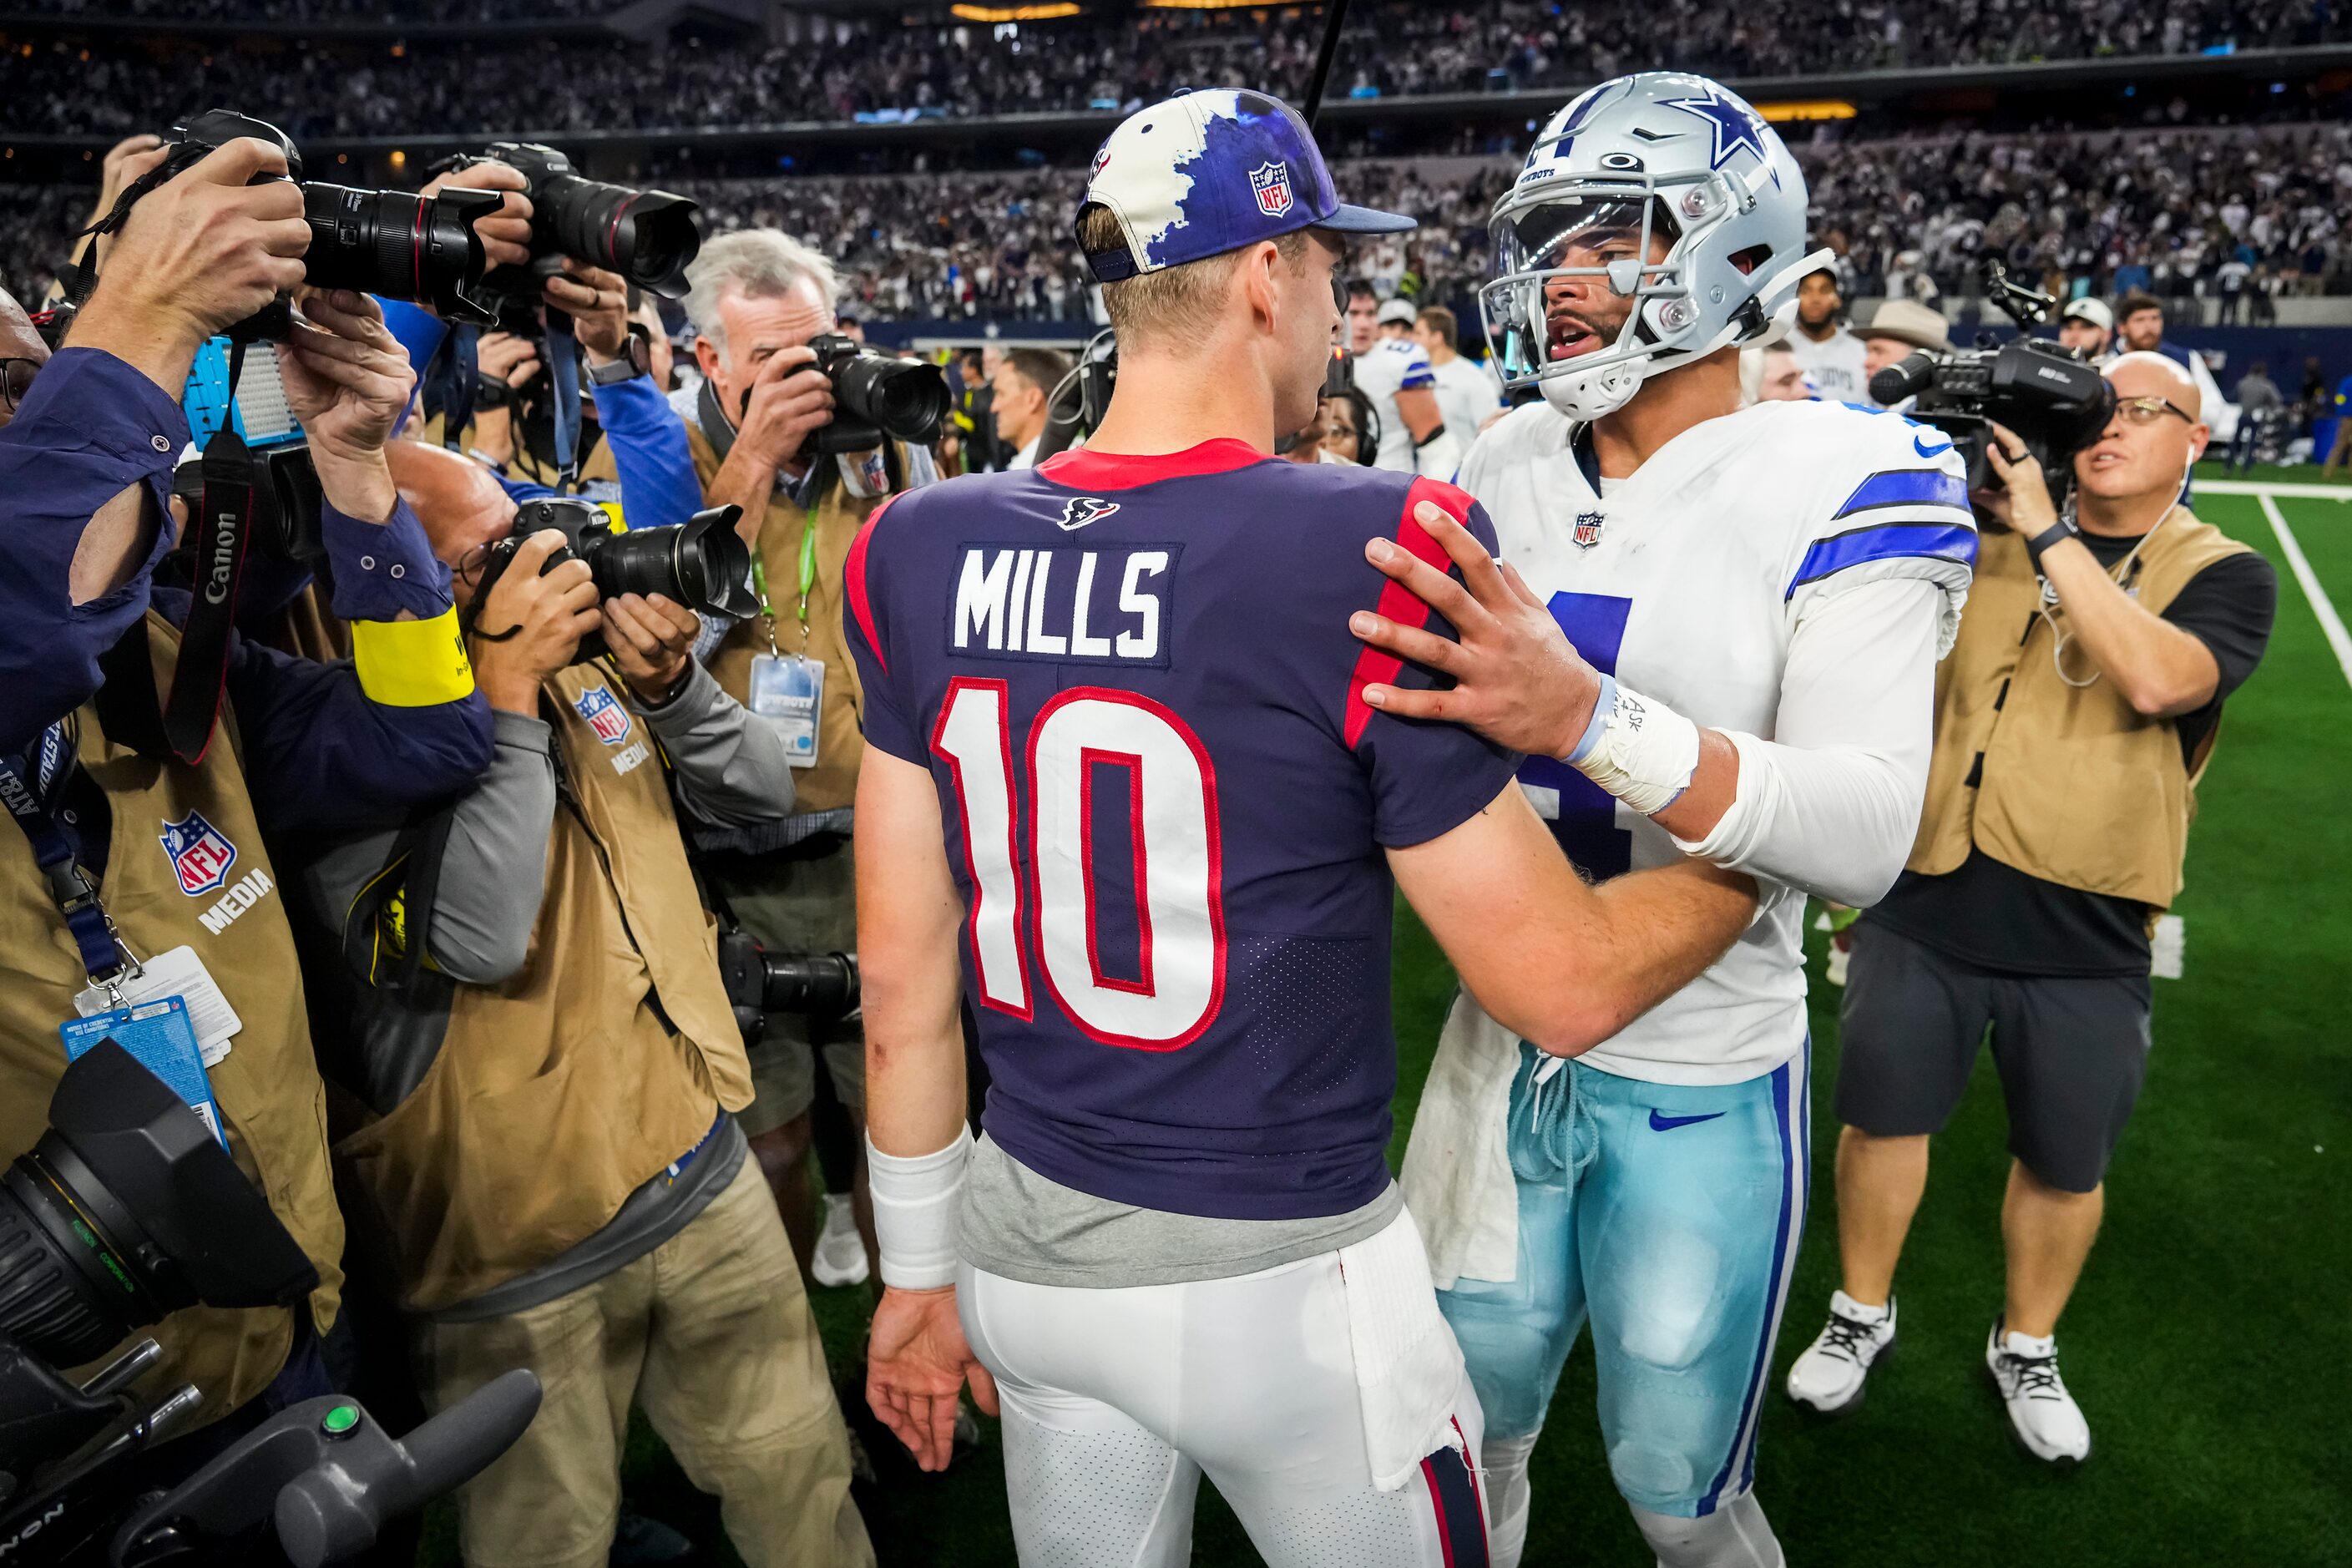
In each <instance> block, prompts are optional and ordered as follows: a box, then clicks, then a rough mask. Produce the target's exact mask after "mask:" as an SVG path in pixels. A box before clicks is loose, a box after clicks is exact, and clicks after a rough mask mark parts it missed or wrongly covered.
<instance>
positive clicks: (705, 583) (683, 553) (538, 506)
mask: <svg viewBox="0 0 2352 1568" xmlns="http://www.w3.org/2000/svg"><path fill="white" fill-rule="evenodd" d="M742 515H743V509H742V508H741V507H739V506H719V507H712V508H711V509H709V510H707V511H698V512H696V513H695V514H694V515H693V516H692V517H690V518H688V519H687V520H686V521H684V522H675V523H670V524H668V525H667V526H665V527H661V528H635V529H629V530H627V531H615V530H614V527H613V519H612V515H611V514H610V513H608V512H607V511H605V510H604V508H603V507H601V506H598V505H597V504H596V503H595V502H593V501H591V500H582V499H581V498H580V497H578V496H543V497H541V498H540V499H539V500H531V501H526V502H524V503H523V504H522V505H521V506H520V507H519V508H517V509H516V510H515V519H514V527H513V529H512V530H511V531H509V533H508V534H507V536H506V537H505V538H504V539H501V540H499V542H497V543H495V544H493V545H491V546H490V552H489V560H488V563H485V564H484V566H483V568H482V578H481V582H480V583H479V584H478V585H477V586H476V587H475V590H474V610H475V614H476V615H479V614H480V612H481V606H482V605H485V604H487V603H488V602H489V597H490V590H491V589H492V588H494V587H496V586H497V585H498V582H499V578H501V577H503V576H504V575H506V570H507V568H508V566H509V565H510V564H512V563H513V561H514V557H515V552H516V551H517V550H519V549H520V548H521V547H522V542H523V541H524V540H526V539H529V538H530V536H531V535H532V534H534V533H537V532H539V531H541V530H542V529H549V528H552V529H555V530H557V531H560V532H561V533H562V535H563V537H564V538H565V540H567V541H568V543H566V544H565V546H564V547H563V548H562V549H561V550H558V551H556V552H554V553H553V554H551V555H550V556H549V557H548V558H547V564H546V565H545V566H543V567H541V575H542V576H544V575H545V574H547V573H549V572H552V571H553V570H555V568H556V567H557V566H559V565H561V564H562V563H564V562H566V561H574V560H577V561H585V562H586V563H588V574H589V578H590V580H591V581H592V582H593V583H594V584H595V585H596V594H597V596H598V597H599V598H605V599H609V598H611V597H613V596H614V595H617V594H643V595H653V594H659V595H662V596H663V597H664V598H667V599H669V600H671V601H672V602H674V603H677V604H680V605H686V606H687V607H688V609H691V610H695V611H698V612H699V613H701V614H703V615H706V616H726V617H728V618H730V619H733V620H740V619H742V618H743V617H744V616H748V615H750V614H751V613H752V612H753V611H754V610H756V609H758V608H759V607H760V602H759V600H758V598H757V597H756V596H754V595H753V594H752V593H751V587H750V586H749V579H750V576H751V546H749V545H748V544H745V543H744V542H743V536H742V535H741V534H740V533H738V532H737V531H735V522H736V520H737V519H738V518H740V517H741V516H742ZM607 651H608V650H607V649H606V648H605V647H604V637H603V635H602V634H600V633H596V632H591V633H589V634H588V635H587V636H586V637H582V638H581V639H580V648H579V651H578V652H576V653H575V654H573V655H572V662H573V663H574V664H584V663H586V662H587V661H589V660H590V659H594V658H604V655H605V653H606V652H607Z"/></svg>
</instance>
